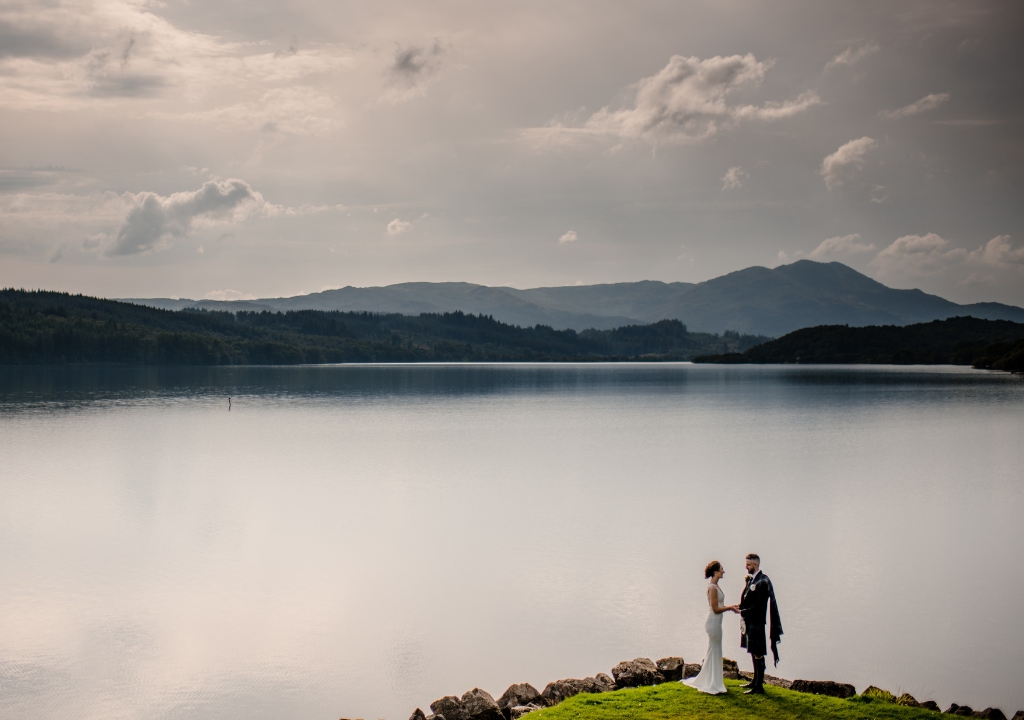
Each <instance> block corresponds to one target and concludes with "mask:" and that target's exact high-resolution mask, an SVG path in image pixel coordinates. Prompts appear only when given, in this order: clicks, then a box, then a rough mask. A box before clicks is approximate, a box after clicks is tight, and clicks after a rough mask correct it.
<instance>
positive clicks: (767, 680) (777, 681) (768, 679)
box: [746, 673, 793, 690]
mask: <svg viewBox="0 0 1024 720" xmlns="http://www.w3.org/2000/svg"><path fill="white" fill-rule="evenodd" d="M746 676H747V679H748V680H753V679H754V676H753V674H752V673H746ZM764 684H765V685H773V686H774V687H780V688H785V689H786V690H790V689H792V687H793V681H792V680H786V679H785V678H780V677H775V676H774V675H767V674H766V675H765V676H764Z"/></svg>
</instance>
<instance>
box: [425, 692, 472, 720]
mask: <svg viewBox="0 0 1024 720" xmlns="http://www.w3.org/2000/svg"><path fill="white" fill-rule="evenodd" d="M430 712H432V713H434V714H435V715H444V719H445V720H469V715H467V714H466V710H465V708H463V707H462V701H461V700H459V699H458V698H457V697H455V696H454V695H445V696H444V697H443V698H441V699H440V700H435V701H434V702H432V703H430Z"/></svg>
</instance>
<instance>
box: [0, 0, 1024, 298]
mask: <svg viewBox="0 0 1024 720" xmlns="http://www.w3.org/2000/svg"><path fill="white" fill-rule="evenodd" d="M1022 40H1024V4H1022V3H1019V2H1012V3H1011V2H1001V3H985V2H974V1H970V2H959V3H958V2H938V1H934V0H928V1H927V2H918V3H915V2H902V3H895V2H889V1H886V2H877V3H869V2H858V3H849V2H843V3H828V2H822V1H821V0H813V1H811V2H728V1H722V0H716V1H715V2H706V3H701V2H690V3H684V2H649V3H643V2H614V3H611V2H600V1H598V0H587V1H586V2H578V3H572V2H562V3H557V2H551V1H550V0H544V1H543V2H536V3H532V2H522V1H520V2H515V3H501V4H499V3H481V2H462V3H449V2H429V3H426V2H409V3H389V2H366V3H351V2H347V3H342V2H336V1H324V2H289V3H272V2H263V1H262V0H202V2H196V1H192V2H188V1H184V0H164V1H162V2H145V1H140V2H117V1H114V0H95V1H93V2H89V1H81V2H79V1H75V0H69V1H64V0H31V1H30V2H18V1H14V2H8V1H6V0H0V128H2V130H0V131H2V139H3V141H2V143H0V285H4V286H17V287H22V286H24V287H33V288H35V287H41V288H48V289H58V290H69V291H74V292H86V293H90V294H98V295H103V296H108V297H121V296H146V297H150V296H172V297H193V298H200V297H211V298H232V297H249V296H258V297H266V296H279V295H294V294H299V293H307V292H315V291H319V290H321V289H324V288H328V287H340V286H344V285H360V286H365V285H381V284H389V283H395V282H403V281H411V280H429V281H441V280H465V281H470V282H478V283H484V284H489V285H513V286H516V287H534V286H540V285H570V284H574V283H587V284H590V283H598V282H618V281H627V280H641V279H654V280H665V281H674V280H684V281H700V280H706V279H708V278H711V277H715V276H717V275H721V274H723V273H726V272H729V271H732V270H738V269H741V268H744V267H748V266H751V265H766V266H769V267H773V266H776V265H779V264H781V263H786V262H792V261H793V260H796V259H799V258H811V259H818V260H839V261H842V262H845V263H847V264H849V265H851V266H852V267H854V268H856V269H858V270H860V271H862V272H865V273H867V274H868V275H870V276H872V277H874V278H876V279H878V280H881V281H883V282H885V283H887V284H889V285H892V286H895V287H920V288H922V289H924V290H926V291H928V292H934V293H937V294H940V295H943V296H946V297H949V298H951V299H954V300H958V301H979V300H1000V301H1003V302H1011V303H1014V304H1024V163H1022V161H1024V41H1022Z"/></svg>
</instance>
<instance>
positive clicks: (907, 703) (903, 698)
mask: <svg viewBox="0 0 1024 720" xmlns="http://www.w3.org/2000/svg"><path fill="white" fill-rule="evenodd" d="M896 704H897V705H902V706H904V707H919V706H920V705H921V703H919V702H918V701H917V700H916V699H915V698H914V696H913V695H911V694H910V693H903V694H902V695H900V696H899V697H898V698H896ZM936 707H938V706H937V705H936Z"/></svg>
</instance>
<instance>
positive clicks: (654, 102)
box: [527, 53, 821, 144]
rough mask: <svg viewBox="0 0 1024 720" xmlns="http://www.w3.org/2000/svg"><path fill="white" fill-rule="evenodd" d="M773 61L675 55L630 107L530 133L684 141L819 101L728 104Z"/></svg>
mask: <svg viewBox="0 0 1024 720" xmlns="http://www.w3.org/2000/svg"><path fill="white" fill-rule="evenodd" d="M771 66H772V61H770V60H768V61H763V62H759V61H758V60H757V59H756V58H755V57H754V55H753V54H751V53H748V54H746V55H731V56H729V57H720V56H716V57H712V58H708V59H706V60H701V59H700V58H697V57H683V56H681V55H673V56H672V58H671V59H670V60H669V62H668V65H666V66H665V67H664V68H662V69H661V70H660V71H659V72H658V73H657V74H655V75H652V76H651V77H647V78H643V79H642V80H640V81H639V82H637V83H636V84H635V85H634V86H633V88H632V90H633V101H632V106H631V107H626V108H623V109H620V110H610V109H609V108H607V107H605V108H602V109H601V110H599V111H598V112H596V113H594V114H593V115H591V116H590V118H589V119H587V121H586V122H585V123H584V124H583V126H582V127H566V126H564V125H562V124H561V123H554V124H552V125H549V126H548V127H544V128H531V129H530V130H528V131H527V136H528V137H529V138H531V139H533V140H534V141H539V142H551V141H555V142H565V141H567V140H570V139H574V138H580V137H611V138H619V139H623V140H637V139H643V140H646V141H648V142H651V143H653V144H657V143H686V142H695V141H699V140H704V139H707V138H710V137H711V136H713V135H715V134H716V133H717V132H718V131H719V130H720V129H721V128H722V127H723V126H726V125H729V124H731V123H735V122H738V121H740V120H779V119H783V118H787V117H791V116H793V115H796V114H797V113H801V112H803V111H805V110H807V109H808V108H810V107H812V106H814V105H819V104H821V100H820V98H819V97H818V96H817V95H816V94H815V93H813V92H805V93H803V94H802V95H800V96H799V97H798V98H797V99H796V100H792V101H787V102H769V103H765V104H764V105H760V106H757V105H730V104H729V103H728V102H727V96H728V95H729V93H731V92H733V91H734V90H736V89H738V88H740V87H743V86H746V85H755V84H757V83H760V82H761V80H763V79H764V75H765V73H766V72H767V71H768V69H769V68H770V67H771Z"/></svg>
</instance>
